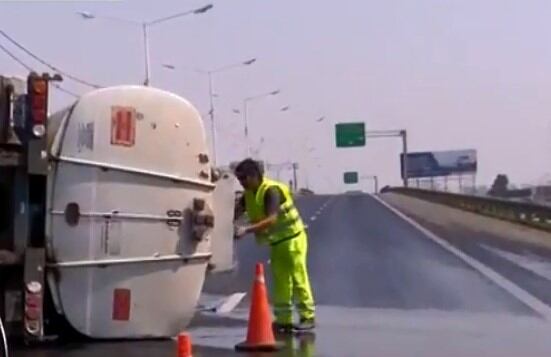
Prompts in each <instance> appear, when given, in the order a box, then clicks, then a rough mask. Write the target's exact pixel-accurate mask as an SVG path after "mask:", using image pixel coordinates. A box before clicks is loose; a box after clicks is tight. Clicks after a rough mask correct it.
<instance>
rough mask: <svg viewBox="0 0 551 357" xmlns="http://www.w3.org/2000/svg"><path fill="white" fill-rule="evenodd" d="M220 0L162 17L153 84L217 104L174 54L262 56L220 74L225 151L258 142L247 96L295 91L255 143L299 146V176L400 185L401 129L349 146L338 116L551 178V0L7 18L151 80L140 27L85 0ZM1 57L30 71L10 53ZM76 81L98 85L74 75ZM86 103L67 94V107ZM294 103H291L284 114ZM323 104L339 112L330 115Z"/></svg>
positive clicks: (79, 59) (29, 35) (254, 109)
mask: <svg viewBox="0 0 551 357" xmlns="http://www.w3.org/2000/svg"><path fill="white" fill-rule="evenodd" d="M209 2H212V3H214V8H213V9H212V10H211V11H210V12H208V13H206V14H204V15H200V16H190V17H186V18H181V19H178V20H175V21H173V22H167V23H164V24H160V25H159V26H158V27H155V28H152V29H151V57H152V85H154V86H156V87H160V88H163V89H166V90H170V91H174V92H176V93H178V94H180V95H182V96H184V97H186V98H188V99H189V100H191V101H192V102H193V103H194V104H195V105H196V106H197V107H198V109H199V110H200V112H201V113H207V112H208V96H207V94H208V88H207V81H206V77H204V76H200V75H197V74H194V73H190V72H185V71H181V72H170V71H168V70H165V69H163V68H162V67H161V64H162V63H172V64H174V65H177V66H178V65H179V66H184V67H185V66H187V67H200V68H205V69H208V68H212V67H218V66H221V65H225V64H229V63H233V62H236V61H241V60H245V59H248V58H250V57H257V58H258V62H257V63H256V64H254V65H253V66H250V67H247V68H243V69H236V70H233V71H229V72H225V73H220V74H219V75H217V76H216V77H215V89H216V93H217V94H218V95H219V97H218V98H217V99H216V120H217V128H218V143H219V145H218V152H219V160H221V161H223V162H227V161H228V160H234V159H236V158H239V157H241V156H242V155H243V154H244V145H243V135H242V132H243V122H242V118H241V116H240V115H237V114H234V113H233V112H232V108H241V106H242V99H243V98H244V97H247V96H250V95H255V94H258V93H263V92H265V91H271V90H274V89H281V94H280V95H278V96H276V97H271V98H266V99H264V100H261V101H258V102H255V103H253V104H252V105H251V107H250V118H249V119H250V130H251V135H254V140H255V145H258V142H259V140H260V137H264V138H265V144H264V145H263V146H262V148H261V149H262V151H261V153H262V155H263V157H264V158H266V159H267V160H268V161H276V162H279V161H287V160H291V159H294V158H298V159H299V160H300V162H301V164H303V165H302V167H306V168H308V170H301V172H300V174H301V176H300V179H302V182H303V183H304V179H305V176H306V175H305V174H304V173H305V171H307V172H308V181H309V184H310V185H311V186H313V187H314V188H315V189H319V190H342V189H344V186H343V185H342V184H341V180H342V172H343V171H346V170H358V171H360V172H361V173H362V174H366V175H367V174H377V175H378V176H379V177H380V180H381V182H382V184H399V182H400V177H399V161H398V154H399V152H400V149H401V144H400V142H399V140H398V139H395V140H392V139H385V140H381V139H377V140H375V141H370V142H368V145H367V146H366V147H364V148H361V149H350V150H336V149H335V148H334V134H333V126H334V123H336V122H339V121H365V123H366V125H367V128H368V129H402V128H403V129H407V130H408V134H409V139H410V140H409V147H410V150H411V151H418V150H423V151H424V150H447V149H462V148H474V149H477V150H478V154H479V155H478V156H479V174H478V181H479V183H490V182H491V181H492V180H493V178H494V177H495V175H496V174H497V173H501V172H503V173H506V174H508V175H509V177H510V179H511V181H513V182H515V183H538V182H540V181H542V180H543V177H544V175H545V174H547V173H548V172H551V170H550V169H549V162H550V156H551V155H550V152H551V142H550V140H549V139H548V138H549V135H550V134H551V116H550V114H551V100H550V99H549V98H550V96H551V41H550V40H549V38H551V36H550V35H551V22H550V21H549V19H550V18H551V2H550V1H548V0H541V1H531V0H525V1H519V0H516V1H507V0H472V1H469V0H457V1H446V0H401V1H398V0H380V1H368V0H349V1H328V0H325V1H323V0H322V1H320V0H317V1H314V0H301V1H296V0H295V1H293V0H277V1H266V0H264V1H261V0H218V1H210V0H185V1H169V0H166V1H163V0H159V1H143V0H140V1H137V0H136V1H95V2H94V1H87V2H85V1H36V2H30V1H5V0H4V1H0V28H1V29H3V30H4V31H6V32H8V33H9V34H11V35H12V36H13V37H15V38H16V39H17V40H19V41H20V42H22V43H23V44H25V45H26V46H28V47H29V48H30V49H32V50H33V51H35V52H36V53H37V54H39V55H40V56H42V57H43V58H45V59H47V60H48V61H50V62H52V63H53V64H55V65H56V66H58V67H60V68H62V69H64V70H65V71H68V72H70V73H72V74H75V75H78V76H79V77H82V78H84V79H87V80H90V81H93V82H97V83H99V84H102V85H115V84H122V83H139V82H141V81H143V50H142V38H141V33H140V29H139V28H137V27H135V26H131V25H127V24H121V23H116V22H110V21H106V20H99V19H96V20H90V21H84V20H82V19H81V18H80V17H78V16H76V15H75V11H78V10H88V11H90V12H94V13H97V14H102V15H110V16H117V17H125V18H129V19H136V20H142V19H152V18H156V17H160V16H165V15H170V14H172V13H175V12H180V11H183V10H187V9H192V8H195V7H198V6H202V5H204V4H207V3H209ZM148 4H151V5H148ZM150 6H151V7H152V8H150ZM0 43H2V44H4V45H7V44H6V41H4V40H2V39H1V38H0ZM10 48H11V49H13V47H10ZM14 52H15V49H14ZM16 53H17V54H18V55H20V56H21V58H22V59H24V60H25V61H26V62H27V63H29V64H31V65H32V66H33V67H35V68H37V69H39V70H44V67H42V66H40V65H39V64H37V63H36V62H33V61H32V60H31V59H29V58H28V57H26V56H24V54H22V53H21V52H16ZM0 69H1V72H2V73H19V74H24V73H25V72H24V70H23V69H22V68H21V67H19V65H18V64H16V63H15V62H13V61H12V60H11V59H10V58H8V57H7V56H5V55H4V54H3V53H0ZM63 85H64V86H65V87H66V88H68V89H70V90H73V91H75V92H78V93H84V92H85V91H87V90H89V89H88V88H86V87H84V86H81V85H78V84H74V83H72V82H71V81H69V80H67V81H66V82H65V83H64V84H63ZM71 101H72V98H71V97H69V96H67V95H65V94H63V93H60V92H57V91H56V92H55V93H54V98H53V103H52V106H53V108H60V107H62V106H64V105H66V104H69V103H70V102H71ZM287 105H289V106H290V107H291V109H290V110H289V111H287V112H280V111H279V109H280V108H281V107H284V106H287ZM320 116H325V117H326V118H327V119H326V120H325V121H324V122H322V123H319V124H318V123H316V122H315V120H316V119H317V118H319V117H320ZM207 124H208V122H207ZM312 147H313V148H315V149H314V150H313V151H312V152H310V153H307V152H308V151H309V149H310V148H312ZM282 177H284V176H282ZM285 177H286V176H285ZM362 185H363V187H364V188H367V187H369V184H368V183H367V182H365V183H363V184H362Z"/></svg>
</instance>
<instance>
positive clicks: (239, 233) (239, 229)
mask: <svg viewBox="0 0 551 357" xmlns="http://www.w3.org/2000/svg"><path fill="white" fill-rule="evenodd" d="M247 233H248V232H247V227H245V226H239V225H236V226H235V228H234V236H235V238H237V239H239V238H241V237H243V236H244V235H245V234H247Z"/></svg>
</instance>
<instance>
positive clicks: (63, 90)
mask: <svg viewBox="0 0 551 357" xmlns="http://www.w3.org/2000/svg"><path fill="white" fill-rule="evenodd" d="M53 86H54V88H55V89H57V90H58V91H60V92H63V93H65V94H68V95H70V96H71V97H74V98H79V97H80V95H78V94H76V93H75V92H72V91H70V90H68V89H65V88H63V87H62V86H60V85H59V84H53Z"/></svg>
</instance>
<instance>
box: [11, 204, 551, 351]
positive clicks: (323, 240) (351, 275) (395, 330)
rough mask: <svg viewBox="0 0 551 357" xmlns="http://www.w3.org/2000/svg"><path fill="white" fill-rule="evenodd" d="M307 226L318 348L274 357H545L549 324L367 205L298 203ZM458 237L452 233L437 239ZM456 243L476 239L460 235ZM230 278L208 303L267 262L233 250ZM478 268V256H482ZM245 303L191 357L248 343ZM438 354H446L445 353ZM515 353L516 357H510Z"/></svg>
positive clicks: (197, 333)
mask: <svg viewBox="0 0 551 357" xmlns="http://www.w3.org/2000/svg"><path fill="white" fill-rule="evenodd" d="M298 205H299V209H300V211H301V214H302V216H303V218H304V220H305V222H306V223H307V225H308V232H309V263H308V264H309V270H310V277H311V280H312V285H313V289H314V294H315V298H316V302H317V304H318V328H317V330H316V336H315V338H314V337H313V336H302V337H300V338H298V337H296V338H293V337H287V338H284V339H283V341H284V342H285V345H286V348H285V350H283V351H282V352H280V353H278V354H277V355H280V356H371V355H375V356H387V355H393V356H394V355H404V356H411V355H415V356H417V355H418V356H430V355H435V356H436V355H442V352H443V351H445V354H446V355H448V356H455V355H457V356H464V355H480V354H484V355H485V356H494V355H495V356H506V355H515V354H516V355H519V354H522V355H525V356H540V355H541V356H544V355H546V354H547V355H548V354H549V353H551V343H549V342H545V341H547V340H548V338H546V336H549V334H550V332H551V329H550V327H549V326H550V324H549V323H548V322H546V321H544V320H542V319H540V318H539V317H538V316H537V314H536V313H535V312H534V311H533V310H531V309H530V308H528V307H527V306H526V305H525V304H523V303H522V302H521V301H519V300H518V299H517V298H515V297H514V296H513V295H511V294H510V293H508V292H507V291H505V290H504V289H502V288H501V287H499V286H497V285H496V284H494V283H493V282H492V281H491V280H489V279H487V278H486V277H485V276H483V275H482V274H480V273H479V272H478V271H476V270H474V269H473V268H471V267H470V266H469V265H467V264H465V263H464V262H463V261H462V260H460V259H459V258H457V257H456V256H454V255H453V254H451V253H449V252H448V251H446V250H444V249H442V248H441V247H440V246H438V245H436V244H434V242H432V241H431V240H429V239H427V237H426V236H424V233H422V232H421V231H419V230H418V229H416V228H415V227H413V226H412V225H410V224H409V223H407V222H406V221H404V220H403V219H402V218H400V217H399V216H397V215H396V214H394V213H393V212H392V211H390V210H389V209H388V208H387V207H385V206H384V205H382V204H381V203H380V202H378V201H377V200H376V199H374V198H373V197H371V196H368V195H361V194H359V195H340V196H311V197H305V198H302V199H301V200H299V204H298ZM439 233H442V234H459V233H456V232H451V233H450V232H439ZM462 234H473V233H472V232H462ZM237 250H238V253H237V254H238V259H239V265H238V268H237V270H236V271H234V272H232V273H228V274H222V275H220V276H216V277H212V278H209V279H208V282H207V284H206V286H205V293H206V295H213V294H220V295H223V294H229V293H233V292H236V291H247V292H248V291H250V288H251V283H252V277H253V276H252V274H253V271H254V264H255V263H256V262H257V261H262V262H265V263H266V274H267V276H266V278H267V283H268V285H269V286H270V285H271V281H270V269H269V262H268V252H267V251H266V249H265V248H261V247H257V246H256V245H255V243H254V239H252V237H245V238H243V239H242V240H241V241H239V242H238V245H237ZM482 258H484V256H482ZM247 303H248V301H247V299H245V301H244V302H243V303H242V304H241V305H240V306H239V307H238V308H237V309H236V310H235V311H234V312H233V313H232V314H230V315H229V316H226V317H224V318H221V317H219V316H205V315H198V316H197V317H196V319H195V320H194V322H193V324H192V326H191V327H190V332H191V334H192V336H193V341H194V356H231V355H234V352H233V346H234V345H235V343H237V342H240V341H242V340H243V338H244V336H245V334H246V316H247ZM442 348H444V350H442ZM515 349H516V350H515ZM60 353H63V355H64V356H75V357H77V356H78V357H84V356H97V355H103V356H105V357H107V356H118V355H128V356H146V355H147V356H175V346H174V342H173V341H139V342H124V341H123V342H101V343H97V342H95V343H70V344H68V345H65V346H63V347H61V346H56V347H51V348H49V349H44V348H41V349H39V350H33V351H16V353H15V354H14V355H15V356H35V357H46V356H48V357H49V356H57V355H59V354H60Z"/></svg>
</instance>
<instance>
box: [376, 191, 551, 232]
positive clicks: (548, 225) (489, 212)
mask: <svg viewBox="0 0 551 357" xmlns="http://www.w3.org/2000/svg"><path fill="white" fill-rule="evenodd" d="M383 191H384V192H393V193H398V194H403V195H407V196H412V197H415V198H419V199H422V200H425V201H430V202H434V203H439V204H444V205H447V206H451V207H454V208H459V209H462V210H465V211H470V212H474V213H477V214H481V215H484V216H489V217H492V218H497V219H501V220H505V221H509V222H513V223H518V224H522V225H526V226H529V227H532V228H536V229H540V230H544V231H548V232H551V207H547V206H541V205H538V204H534V203H525V202H515V201H509V200H502V199H499V198H491V197H480V196H469V195H463V194H457V193H449V192H440V191H431V190H424V189H418V188H405V187H394V188H386V189H384V190H383ZM384 192H383V193H384Z"/></svg>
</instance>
